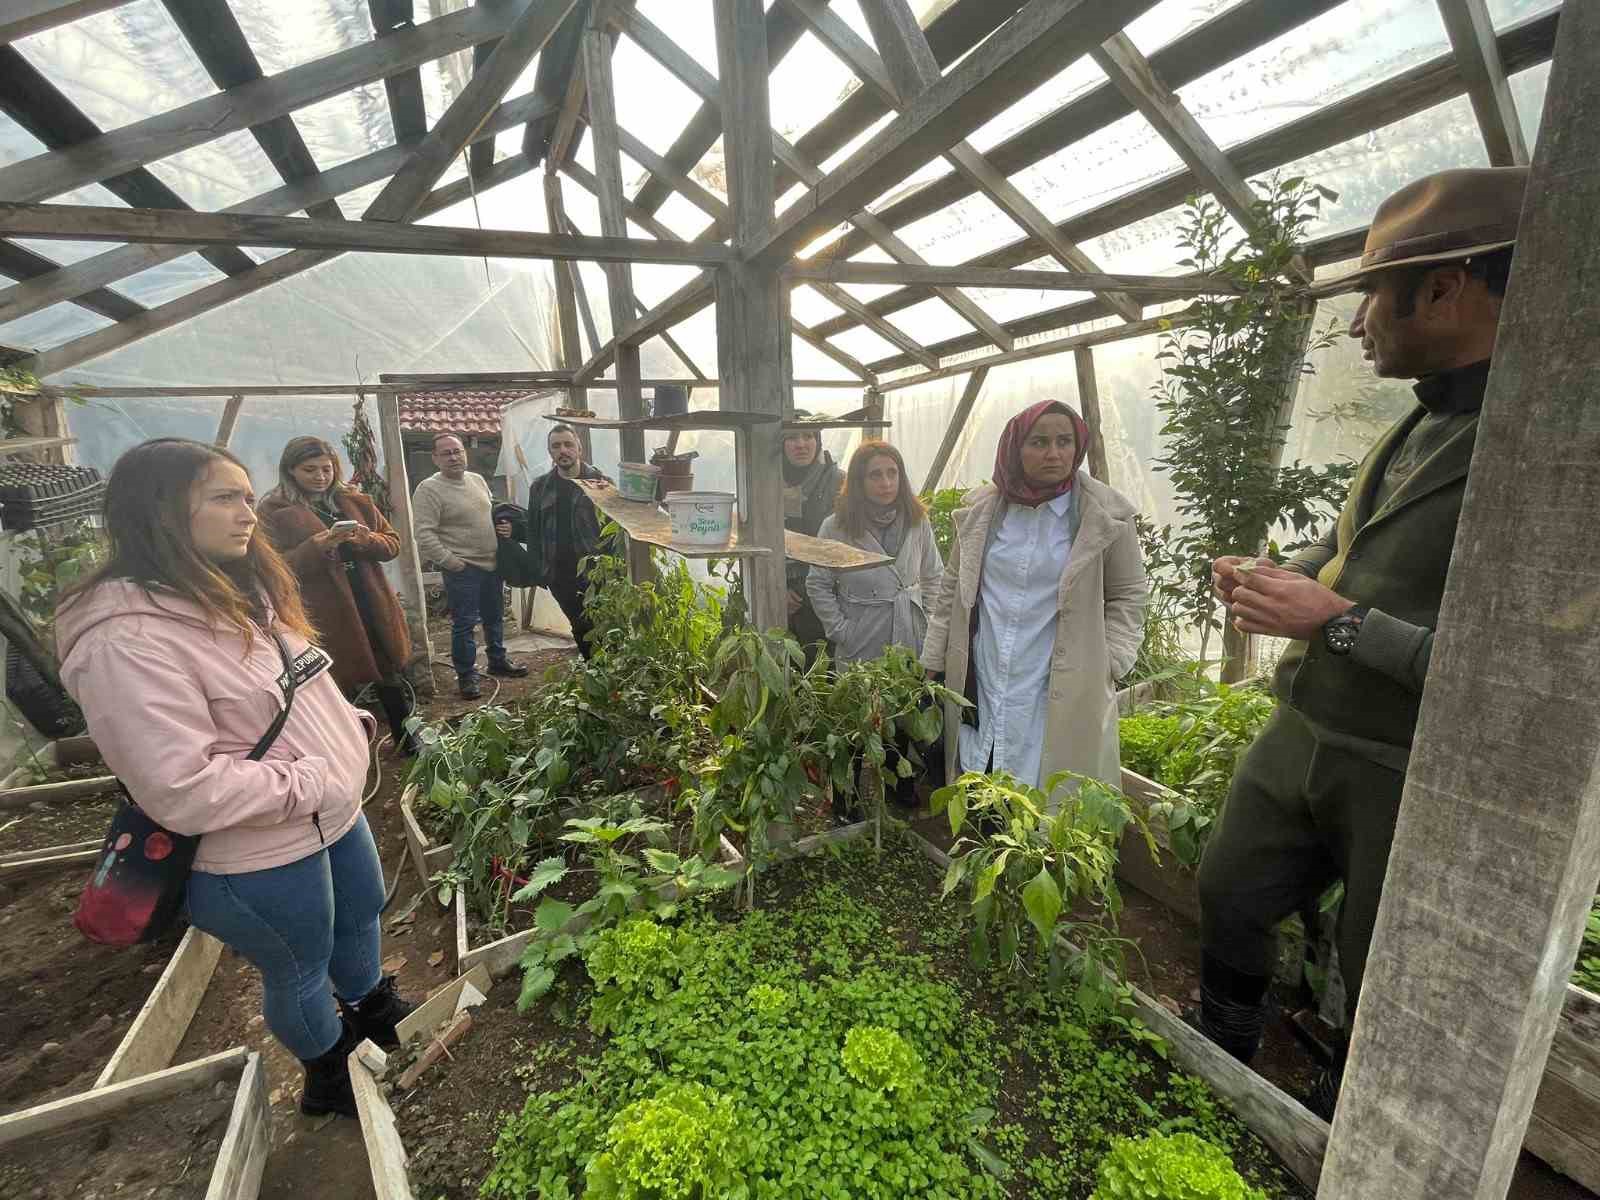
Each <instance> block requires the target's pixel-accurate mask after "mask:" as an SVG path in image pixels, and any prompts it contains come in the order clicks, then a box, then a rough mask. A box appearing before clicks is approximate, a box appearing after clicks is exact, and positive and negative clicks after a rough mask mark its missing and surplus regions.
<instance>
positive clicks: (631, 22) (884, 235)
mask: <svg viewBox="0 0 1600 1200" xmlns="http://www.w3.org/2000/svg"><path fill="white" fill-rule="evenodd" d="M618 20H619V21H620V23H621V25H622V28H623V30H624V31H625V32H626V33H627V34H628V36H629V37H630V38H632V39H633V40H634V41H635V42H637V43H638V45H639V47H640V49H642V50H644V52H645V53H646V54H648V55H650V56H651V57H652V58H654V59H655V60H656V61H657V62H659V63H660V64H661V65H662V66H664V67H665V68H666V69H667V70H668V71H670V72H672V74H674V75H676V76H677V77H678V79H680V80H681V81H682V82H683V83H684V84H685V85H686V86H687V87H689V88H690V89H691V90H692V91H694V92H696V93H697V94H699V95H700V96H701V98H702V99H704V100H705V101H706V102H707V103H716V102H718V101H719V99H720V96H721V92H720V89H719V87H718V84H717V81H716V80H715V79H714V78H712V76H711V74H710V72H708V71H707V70H706V69H705V68H704V67H702V66H701V65H700V64H699V63H697V62H696V61H695V60H694V59H693V58H692V57H691V56H690V55H688V54H686V53H685V52H684V51H683V50H682V49H680V48H679V47H678V45H677V44H676V43H675V42H673V40H672V39H671V38H669V37H667V35H666V34H664V33H662V32H661V30H660V29H658V28H656V26H655V25H653V24H651V23H650V22H649V21H648V20H646V19H645V18H644V17H643V16H641V15H640V14H639V13H637V12H632V11H629V12H626V13H623V14H620V15H619V16H618ZM770 136H771V140H772V153H773V155H774V157H776V158H777V160H778V162H779V163H781V164H783V165H784V166H787V167H788V168H789V169H790V170H791V171H793V172H794V173H795V175H796V176H797V177H798V178H799V179H800V181H801V182H802V183H805V184H806V185H807V186H808V187H815V186H816V185H817V184H819V183H821V182H822V180H823V172H822V170H821V168H819V167H818V166H817V165H816V164H815V163H812V162H811V161H809V160H808V159H807V158H806V157H805V156H804V155H803V154H801V153H800V151H799V150H798V149H797V148H796V147H795V146H793V145H791V144H790V143H789V142H788V141H787V140H786V139H785V138H783V137H782V136H780V135H779V134H777V133H775V132H773V133H771V135H770ZM846 219H847V220H849V222H850V223H851V224H852V225H854V226H855V227H856V228H857V229H860V230H861V231H862V232H863V233H865V234H866V235H867V236H868V237H869V238H871V239H872V240H873V241H875V242H876V243H877V244H878V245H879V246H881V247H882V248H883V250H884V251H885V252H886V253H887V254H888V255H889V257H890V258H893V259H894V260H895V261H897V262H907V263H914V264H917V265H926V262H927V260H926V259H924V258H923V257H922V256H921V255H920V254H918V253H917V252H916V251H915V250H913V249H912V248H911V247H910V246H908V245H907V244H906V243H905V242H904V241H902V240H901V239H900V238H899V237H897V236H896V235H895V234H894V233H893V232H892V231H890V230H888V229H886V228H884V227H883V225H882V224H881V223H880V222H878V221H877V219H876V218H875V217H873V215H872V214H871V213H869V212H866V211H859V212H855V213H851V214H850V215H849V216H848V217H847V218H846ZM719 224H720V222H719ZM716 229H717V226H713V228H711V229H708V230H707V231H706V233H705V234H703V235H702V236H708V235H712V234H714V233H715V232H716ZM696 240H699V239H696ZM935 294H936V295H937V296H938V297H939V298H940V299H941V300H943V301H944V302H945V303H946V304H948V305H949V306H950V307H951V308H952V309H954V310H955V311H956V312H957V313H958V314H959V315H960V316H961V317H962V318H963V319H965V320H966V321H967V322H968V323H969V324H970V325H971V326H972V327H973V328H974V329H976V330H978V331H979V332H980V333H982V334H984V335H985V336H986V337H988V338H989V339H990V341H993V342H995V343H996V344H997V345H999V346H1002V347H1004V348H1007V349H1009V348H1010V346H1011V342H1010V340H1009V338H1008V337H1007V334H1006V332H1005V329H1004V327H1002V326H1001V325H1000V323H999V322H998V321H996V320H995V319H994V318H993V317H991V316H989V315H988V314H987V313H985V312H984V311H983V309H982V307H981V306H979V305H978V304H977V303H975V302H974V301H973V300H972V299H971V298H970V297H968V296H964V295H962V294H961V292H960V291H959V290H957V289H955V288H942V289H936V290H935ZM841 307H843V306H841ZM885 336H886V335H885Z"/></svg>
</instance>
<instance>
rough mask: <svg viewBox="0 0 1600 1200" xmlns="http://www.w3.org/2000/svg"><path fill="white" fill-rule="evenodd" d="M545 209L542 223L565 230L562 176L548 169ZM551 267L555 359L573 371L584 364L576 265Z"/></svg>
mask: <svg viewBox="0 0 1600 1200" xmlns="http://www.w3.org/2000/svg"><path fill="white" fill-rule="evenodd" d="M544 213H545V225H546V227H547V228H548V229H549V231H550V232H551V233H563V232H565V230H566V223H567V211H566V208H565V207H564V205H563V204H562V199H561V177H560V176H559V175H556V174H553V173H552V172H550V171H548V170H546V172H545V175H544ZM552 268H553V274H554V275H555V286H556V317H557V327H558V328H559V329H560V331H561V344H560V345H559V346H558V347H556V352H557V354H558V355H559V359H558V361H559V362H560V364H561V365H562V366H563V367H565V368H566V369H567V370H569V371H576V370H577V369H578V368H579V367H580V366H581V365H582V364H583V343H582V342H580V341H579V340H578V302H577V293H576V292H575V291H574V290H573V287H572V273H573V271H575V270H576V268H575V267H573V266H571V265H570V264H568V263H564V262H557V263H553V264H552ZM579 407H582V406H581V405H580V406H579Z"/></svg>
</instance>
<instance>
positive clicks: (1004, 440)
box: [994, 400, 1089, 508]
mask: <svg viewBox="0 0 1600 1200" xmlns="http://www.w3.org/2000/svg"><path fill="white" fill-rule="evenodd" d="M1052 412H1059V413H1065V414H1066V415H1067V416H1069V417H1071V418H1072V432H1073V435H1074V436H1075V437H1076V438H1077V441H1078V452H1077V454H1075V455H1074V456H1073V459H1072V473H1071V474H1070V475H1068V476H1067V477H1066V478H1065V479H1063V480H1062V481H1061V482H1060V483H1057V484H1052V485H1051V486H1049V487H1036V486H1034V485H1033V484H1031V483H1029V482H1028V481H1027V478H1026V477H1025V476H1024V475H1023V473H1022V443H1023V442H1025V441H1027V440H1028V434H1029V433H1031V432H1032V431H1033V427H1034V426H1035V425H1037V424H1038V423H1039V418H1040V417H1042V416H1044V415H1045V413H1052ZM1088 453H1089V426H1088V425H1086V424H1084V420H1083V418H1082V417H1080V416H1079V415H1078V414H1077V413H1076V412H1074V411H1073V409H1072V408H1071V407H1070V406H1069V405H1066V404H1063V403H1062V402H1061V401H1059V400H1041V401H1039V403H1037V404H1035V405H1033V406H1031V407H1029V408H1025V409H1023V410H1022V411H1021V412H1019V413H1018V414H1017V415H1016V416H1014V417H1012V418H1011V420H1009V421H1007V422H1006V427H1005V429H1004V431H1002V433H1001V434H1000V446H999V448H998V449H997V450H996V451H995V456H994V485H995V487H997V488H999V489H1000V494H1001V495H1002V496H1004V497H1005V498H1006V500H1007V501H1008V502H1010V503H1012V504H1020V505H1022V506H1023V507H1024V508H1037V507H1038V506H1039V505H1041V504H1043V503H1044V502H1045V501H1046V500H1054V499H1055V498H1056V497H1057V496H1063V495H1065V494H1066V493H1068V492H1070V491H1071V490H1072V485H1073V483H1075V482H1076V481H1077V478H1078V468H1079V467H1081V466H1082V465H1083V460H1084V458H1085V457H1087V456H1088Z"/></svg>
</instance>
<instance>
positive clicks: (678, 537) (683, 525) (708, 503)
mask: <svg viewBox="0 0 1600 1200" xmlns="http://www.w3.org/2000/svg"><path fill="white" fill-rule="evenodd" d="M737 500H738V497H737V496H735V495H734V494H733V493H732V492H668V493H667V496H666V499H665V500H664V501H663V503H664V504H665V505H666V506H667V512H669V513H670V514H671V515H672V540H673V541H674V542H676V543H678V544H679V545H681V546H726V545H727V544H728V543H729V541H731V540H732V539H733V506H734V503H735V502H736V501H737Z"/></svg>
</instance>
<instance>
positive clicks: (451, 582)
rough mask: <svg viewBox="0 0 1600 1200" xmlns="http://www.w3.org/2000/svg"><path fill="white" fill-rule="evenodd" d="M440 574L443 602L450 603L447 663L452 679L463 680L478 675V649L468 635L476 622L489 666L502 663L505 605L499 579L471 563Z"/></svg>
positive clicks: (504, 646)
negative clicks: (480, 627)
mask: <svg viewBox="0 0 1600 1200" xmlns="http://www.w3.org/2000/svg"><path fill="white" fill-rule="evenodd" d="M441 573H442V574H443V576H444V595H445V599H446V600H447V601H448V602H449V604H450V661H451V663H453V664H454V666H455V669H456V678H458V679H466V678H468V677H469V676H472V675H476V674H477V673H478V670H477V662H478V646H477V643H475V642H474V641H473V640H472V633H473V629H474V628H475V627H476V626H477V624H478V622H479V621H480V620H481V621H482V622H483V643H484V648H485V649H486V650H488V652H489V665H490V666H494V665H495V664H496V663H503V662H505V661H506V643H505V632H506V606H505V593H504V591H503V585H502V584H501V582H500V576H498V575H496V574H495V573H494V572H493V571H485V570H484V569H483V568H482V567H475V566H473V565H472V564H471V563H468V564H467V565H466V567H464V568H463V569H462V570H459V571H444V572H441Z"/></svg>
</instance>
